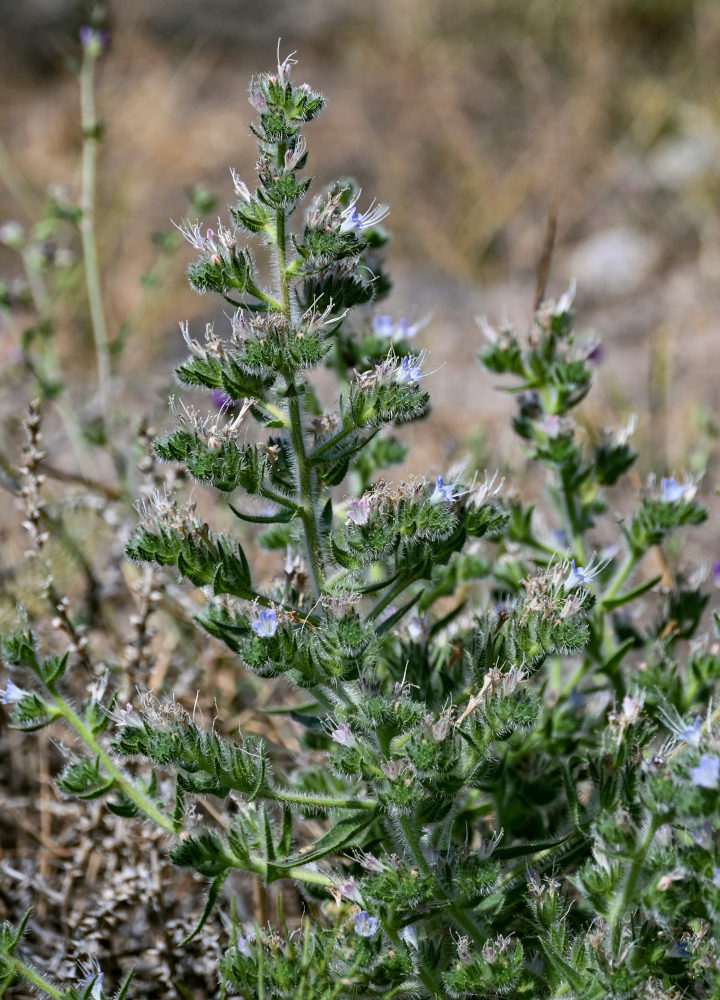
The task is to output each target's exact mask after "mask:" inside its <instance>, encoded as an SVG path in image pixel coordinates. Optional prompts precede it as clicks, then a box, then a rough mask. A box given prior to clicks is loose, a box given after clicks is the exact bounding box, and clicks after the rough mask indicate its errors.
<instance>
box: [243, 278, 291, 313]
mask: <svg viewBox="0 0 720 1000" xmlns="http://www.w3.org/2000/svg"><path fill="white" fill-rule="evenodd" d="M245 287H246V289H247V291H248V292H250V294H251V295H254V296H255V298H256V299H260V301H261V302H264V303H265V305H266V306H268V308H269V309H272V311H273V312H282V313H284V312H285V308H284V305H283V303H282V302H278V300H277V299H274V298H273V297H272V295H268V294H267V292H263V291H262V289H260V288H258V287H257V285H256V284H255V282H254V281H248V283H247V285H246V286H245ZM288 304H289V303H288Z"/></svg>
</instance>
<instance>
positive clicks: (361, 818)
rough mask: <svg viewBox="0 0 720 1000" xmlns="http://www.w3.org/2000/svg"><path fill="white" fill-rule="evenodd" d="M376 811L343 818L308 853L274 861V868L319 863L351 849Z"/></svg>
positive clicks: (375, 814)
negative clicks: (327, 857)
mask: <svg viewBox="0 0 720 1000" xmlns="http://www.w3.org/2000/svg"><path fill="white" fill-rule="evenodd" d="M377 816H378V810H375V809H363V810H362V811H361V812H355V813H350V814H349V815H347V816H343V818H342V819H341V820H338V822H337V823H333V825H332V827H331V828H330V829H329V830H328V832H327V833H326V834H324V835H323V836H322V837H321V838H320V839H319V840H316V841H315V843H314V844H313V846H312V848H311V849H310V850H309V851H303V853H302V854H301V855H298V856H296V857H293V858H285V860H284V861H274V862H273V867H274V868H280V869H283V868H295V867H296V866H297V865H306V864H309V863H310V862H311V861H319V860H320V858H324V857H326V856H327V855H328V854H337V853H338V852H339V851H341V850H344V849H345V848H347V847H351V846H352V845H353V844H354V843H356V842H357V841H358V840H359V839H360V835H361V834H362V833H363V832H364V831H365V830H367V828H368V827H369V826H370V825H371V824H372V823H374V822H375V820H376V819H377Z"/></svg>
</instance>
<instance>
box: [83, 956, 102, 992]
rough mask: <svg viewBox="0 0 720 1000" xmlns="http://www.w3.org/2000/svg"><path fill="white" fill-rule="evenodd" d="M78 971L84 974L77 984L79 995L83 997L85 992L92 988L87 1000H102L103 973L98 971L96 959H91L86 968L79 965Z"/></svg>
mask: <svg viewBox="0 0 720 1000" xmlns="http://www.w3.org/2000/svg"><path fill="white" fill-rule="evenodd" d="M80 971H81V972H83V973H84V976H83V978H82V979H81V980H80V982H79V983H78V984H77V989H78V991H79V993H80V995H81V996H84V995H85V991H86V990H87V989H88V988H89V987H90V986H92V990H91V992H90V994H89V1000H102V985H103V973H102V972H101V971H100V966H99V965H98V963H97V959H95V958H91V959H90V963H89V965H88V966H82V965H81V966H80Z"/></svg>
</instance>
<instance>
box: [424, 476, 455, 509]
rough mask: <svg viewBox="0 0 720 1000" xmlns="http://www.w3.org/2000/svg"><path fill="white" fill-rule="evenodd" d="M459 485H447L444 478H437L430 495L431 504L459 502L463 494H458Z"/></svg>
mask: <svg viewBox="0 0 720 1000" xmlns="http://www.w3.org/2000/svg"><path fill="white" fill-rule="evenodd" d="M456 486H457V483H448V484H447V485H446V484H445V482H444V480H443V477H442V476H436V477H435V488H434V490H433V491H432V493H431V494H430V503H454V502H455V500H459V499H460V497H461V496H462V493H456V492H455V487H456Z"/></svg>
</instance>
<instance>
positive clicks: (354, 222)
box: [340, 201, 390, 233]
mask: <svg viewBox="0 0 720 1000" xmlns="http://www.w3.org/2000/svg"><path fill="white" fill-rule="evenodd" d="M389 211H390V209H389V208H388V206H387V205H376V204H375V202H374V201H373V202H372V203H371V204H370V207H369V208H368V210H367V212H358V210H357V206H356V204H355V202H353V203H352V205H349V206H348V207H347V208H346V209H345V211H344V212H341V213H340V232H341V233H361V232H362V231H363V230H364V229H372V228H373V226H377V225H378V223H380V222H382V220H383V219H384V218H385V216H386V215H387V214H388V212H389Z"/></svg>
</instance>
